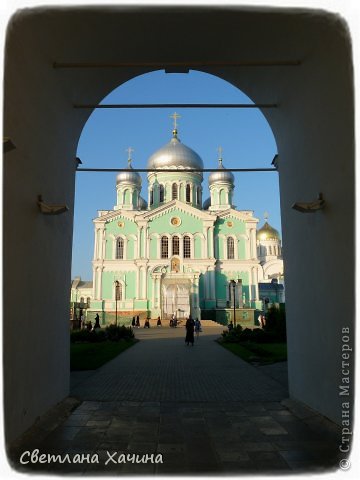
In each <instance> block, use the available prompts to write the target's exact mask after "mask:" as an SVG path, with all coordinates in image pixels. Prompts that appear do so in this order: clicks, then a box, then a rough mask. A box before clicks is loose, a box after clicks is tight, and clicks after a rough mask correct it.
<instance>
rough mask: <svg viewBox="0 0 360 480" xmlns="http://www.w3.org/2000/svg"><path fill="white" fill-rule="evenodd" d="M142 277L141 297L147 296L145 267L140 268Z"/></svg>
mask: <svg viewBox="0 0 360 480" xmlns="http://www.w3.org/2000/svg"><path fill="white" fill-rule="evenodd" d="M140 278H141V298H143V299H144V298H146V293H145V267H141V269H140Z"/></svg>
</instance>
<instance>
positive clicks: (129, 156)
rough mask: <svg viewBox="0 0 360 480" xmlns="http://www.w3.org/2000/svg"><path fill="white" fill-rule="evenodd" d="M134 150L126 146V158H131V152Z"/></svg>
mask: <svg viewBox="0 0 360 480" xmlns="http://www.w3.org/2000/svg"><path fill="white" fill-rule="evenodd" d="M134 151H135V150H134V149H133V148H131V147H129V148H127V149H126V150H125V152H128V160H131V154H132V152H134Z"/></svg>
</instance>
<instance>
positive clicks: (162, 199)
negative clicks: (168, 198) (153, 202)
mask: <svg viewBox="0 0 360 480" xmlns="http://www.w3.org/2000/svg"><path fill="white" fill-rule="evenodd" d="M164 196H165V190H164V185H160V187H159V202H160V203H161V202H163V201H164Z"/></svg>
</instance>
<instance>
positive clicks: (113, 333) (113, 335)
mask: <svg viewBox="0 0 360 480" xmlns="http://www.w3.org/2000/svg"><path fill="white" fill-rule="evenodd" d="M105 332H106V336H107V339H108V340H110V341H111V342H118V341H119V340H122V339H124V340H130V339H131V338H134V336H135V335H134V332H133V330H132V328H131V327H125V326H124V325H121V326H120V325H109V326H108V327H106V328H105Z"/></svg>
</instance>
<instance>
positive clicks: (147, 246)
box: [144, 227, 150, 258]
mask: <svg viewBox="0 0 360 480" xmlns="http://www.w3.org/2000/svg"><path fill="white" fill-rule="evenodd" d="M144 230H145V255H144V256H145V258H149V253H150V238H149V227H145V229H144Z"/></svg>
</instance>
